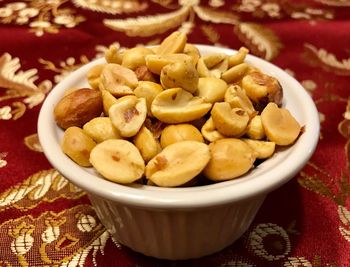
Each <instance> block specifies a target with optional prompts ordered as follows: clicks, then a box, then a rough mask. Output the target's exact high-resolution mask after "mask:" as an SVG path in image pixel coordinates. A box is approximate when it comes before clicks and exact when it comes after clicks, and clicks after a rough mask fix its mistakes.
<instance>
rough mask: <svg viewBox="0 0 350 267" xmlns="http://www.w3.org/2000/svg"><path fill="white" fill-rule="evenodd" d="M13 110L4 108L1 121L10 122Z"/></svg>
mask: <svg viewBox="0 0 350 267" xmlns="http://www.w3.org/2000/svg"><path fill="white" fill-rule="evenodd" d="M11 111H12V108H11V107H10V106H4V107H2V108H0V120H10V119H11V118H12V113H11Z"/></svg>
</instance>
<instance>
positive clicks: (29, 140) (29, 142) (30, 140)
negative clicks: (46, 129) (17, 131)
mask: <svg viewBox="0 0 350 267" xmlns="http://www.w3.org/2000/svg"><path fill="white" fill-rule="evenodd" d="M24 144H25V145H26V147H28V148H29V149H30V150H33V151H35V152H43V148H42V147H41V145H40V142H39V138H38V134H36V133H35V134H31V135H28V136H26V137H25V138H24Z"/></svg>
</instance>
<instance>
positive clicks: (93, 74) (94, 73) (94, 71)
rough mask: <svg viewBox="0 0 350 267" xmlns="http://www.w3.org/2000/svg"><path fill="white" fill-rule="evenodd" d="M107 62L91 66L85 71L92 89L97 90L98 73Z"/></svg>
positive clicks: (99, 73)
mask: <svg viewBox="0 0 350 267" xmlns="http://www.w3.org/2000/svg"><path fill="white" fill-rule="evenodd" d="M106 65H107V64H98V65H95V66H93V67H92V68H91V69H90V70H89V71H88V73H87V80H88V83H89V84H90V86H91V88H92V89H95V90H97V89H98V86H99V83H100V75H101V73H102V70H103V69H104V67H105V66H106Z"/></svg>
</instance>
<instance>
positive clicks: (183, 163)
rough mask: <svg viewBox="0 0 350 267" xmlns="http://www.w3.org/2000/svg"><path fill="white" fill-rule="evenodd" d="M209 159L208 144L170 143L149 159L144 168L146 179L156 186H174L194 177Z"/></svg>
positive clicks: (190, 142)
mask: <svg viewBox="0 0 350 267" xmlns="http://www.w3.org/2000/svg"><path fill="white" fill-rule="evenodd" d="M209 159H210V153H209V149H208V146H207V145H206V144H204V143H201V142H197V141H181V142H177V143H174V144H171V145H169V146H167V147H166V148H164V149H163V151H162V152H160V153H159V154H158V155H156V156H155V157H154V158H153V159H151V160H150V161H149V162H148V164H147V166H146V170H145V174H146V177H147V179H149V180H151V181H152V182H153V183H155V184H156V185H158V186H166V187H174V186H180V185H183V184H185V183H187V182H189V181H190V180H192V179H193V178H195V177H196V176H197V175H198V174H199V173H200V172H201V171H202V170H203V168H204V167H205V166H206V165H207V163H208V161H209Z"/></svg>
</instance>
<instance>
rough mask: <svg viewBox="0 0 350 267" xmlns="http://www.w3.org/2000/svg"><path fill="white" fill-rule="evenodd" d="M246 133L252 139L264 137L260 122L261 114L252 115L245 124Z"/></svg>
mask: <svg viewBox="0 0 350 267" xmlns="http://www.w3.org/2000/svg"><path fill="white" fill-rule="evenodd" d="M246 135H247V136H249V138H251V139H254V140H260V139H263V138H265V130H264V127H263V125H262V122H261V116H260V115H256V116H255V117H253V118H252V119H251V120H250V122H249V123H248V126H247V132H246Z"/></svg>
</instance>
